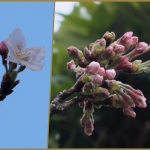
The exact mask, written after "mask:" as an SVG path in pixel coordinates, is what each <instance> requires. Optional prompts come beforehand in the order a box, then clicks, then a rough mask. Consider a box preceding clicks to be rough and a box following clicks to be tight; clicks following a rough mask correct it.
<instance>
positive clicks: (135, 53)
mask: <svg viewBox="0 0 150 150" xmlns="http://www.w3.org/2000/svg"><path fill="white" fill-rule="evenodd" d="M147 47H148V44H147V43H145V42H139V43H138V44H137V45H136V47H135V49H134V50H132V51H131V52H130V53H128V54H127V55H126V56H127V57H128V58H129V60H132V59H133V58H135V57H137V56H139V55H141V54H143V53H144V51H145V50H146V48H147Z"/></svg>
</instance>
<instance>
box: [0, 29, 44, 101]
mask: <svg viewBox="0 0 150 150" xmlns="http://www.w3.org/2000/svg"><path fill="white" fill-rule="evenodd" d="M0 55H1V57H2V64H3V65H4V67H5V70H6V72H5V73H4V75H3V79H2V82H1V88H0V100H3V99H4V98H5V97H6V95H8V94H10V93H11V92H12V89H13V87H14V86H16V85H17V84H18V83H19V80H17V81H15V79H16V77H17V75H18V73H19V72H22V71H23V70H24V69H25V68H29V69H31V70H34V71H40V70H41V69H42V68H43V65H44V63H43V62H41V60H42V59H44V57H45V48H44V47H39V46H35V47H31V48H26V41H25V37H24V36H23V34H22V32H21V30H20V29H19V28H16V29H14V30H13V31H12V32H11V33H10V35H9V36H8V38H6V39H5V40H3V41H2V42H0ZM18 65H19V67H18Z"/></svg>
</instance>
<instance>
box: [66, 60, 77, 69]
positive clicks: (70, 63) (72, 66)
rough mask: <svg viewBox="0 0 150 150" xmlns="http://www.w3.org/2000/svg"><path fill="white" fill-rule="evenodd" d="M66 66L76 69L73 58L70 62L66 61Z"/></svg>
mask: <svg viewBox="0 0 150 150" xmlns="http://www.w3.org/2000/svg"><path fill="white" fill-rule="evenodd" d="M67 68H68V69H69V70H72V71H75V70H76V65H75V63H74V61H73V60H71V61H70V62H68V63H67Z"/></svg>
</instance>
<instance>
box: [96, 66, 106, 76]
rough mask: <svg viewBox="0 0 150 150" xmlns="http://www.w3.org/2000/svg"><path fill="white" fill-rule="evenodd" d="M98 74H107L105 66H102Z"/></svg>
mask: <svg viewBox="0 0 150 150" xmlns="http://www.w3.org/2000/svg"><path fill="white" fill-rule="evenodd" d="M98 74H99V75H101V76H105V69H104V68H103V67H100V68H99V72H98Z"/></svg>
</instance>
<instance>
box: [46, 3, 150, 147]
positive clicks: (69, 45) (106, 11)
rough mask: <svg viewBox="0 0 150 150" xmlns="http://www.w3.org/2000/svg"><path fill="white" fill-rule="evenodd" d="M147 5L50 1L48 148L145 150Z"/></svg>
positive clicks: (149, 132)
mask: <svg viewBox="0 0 150 150" xmlns="http://www.w3.org/2000/svg"><path fill="white" fill-rule="evenodd" d="M149 8H150V3H149V2H55V18H54V34H53V54H52V70H51V73H52V78H51V91H50V93H51V94H50V95H51V97H50V116H49V118H50V119H49V137H48V148H150V46H149V43H150V29H149V27H150V19H149V14H150V9H149Z"/></svg>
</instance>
